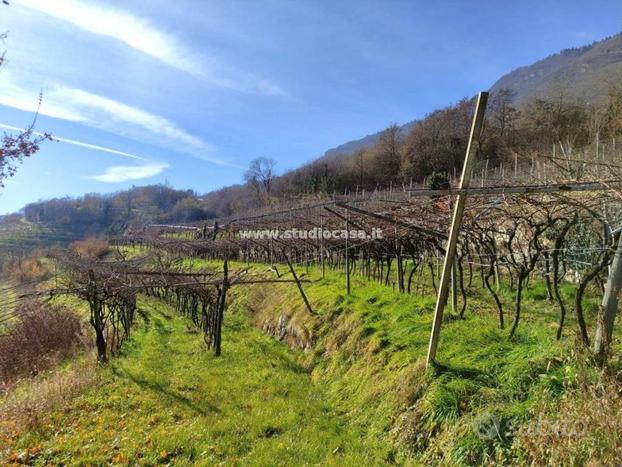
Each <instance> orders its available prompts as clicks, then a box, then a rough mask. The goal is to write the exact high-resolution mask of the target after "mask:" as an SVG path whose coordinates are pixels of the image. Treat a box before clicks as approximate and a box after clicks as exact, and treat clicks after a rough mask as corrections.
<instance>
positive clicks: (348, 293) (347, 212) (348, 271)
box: [346, 210, 350, 295]
mask: <svg viewBox="0 0 622 467" xmlns="http://www.w3.org/2000/svg"><path fill="white" fill-rule="evenodd" d="M349 220H350V212H349V211H348V210H346V295H350V252H349V250H348V248H349V243H348V237H350V235H349V233H348V230H349V229H350V222H349Z"/></svg>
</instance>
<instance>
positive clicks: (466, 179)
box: [426, 92, 488, 366]
mask: <svg viewBox="0 0 622 467" xmlns="http://www.w3.org/2000/svg"><path fill="white" fill-rule="evenodd" d="M487 101H488V93H487V92H480V93H479V96H478V98H477V105H476V107H475V115H474V116H473V125H472V127H471V134H470V135H469V144H468V146H467V150H466V156H465V158H464V166H463V167H462V177H461V178H460V188H468V187H469V183H470V181H471V169H472V167H473V162H474V160H475V155H476V153H477V148H478V146H479V139H480V136H481V132H482V126H483V122H484V114H485V112H486V102H487ZM465 202H466V194H465V195H458V200H457V202H456V207H455V209H454V216H453V220H452V222H451V231H450V233H449V240H448V241H447V249H446V252H445V261H444V263H443V273H442V275H441V282H440V284H439V288H438V298H437V300H436V309H435V310H434V321H433V323H432V333H431V335H430V346H429V347H428V358H427V361H426V366H430V365H431V364H432V363H433V362H434V359H435V357H436V350H437V348H438V339H439V336H440V332H441V324H442V322H443V311H444V310H445V305H446V304H447V296H448V293H449V276H450V275H451V269H452V266H453V263H454V261H455V258H456V245H457V244H458V236H459V234H460V227H461V226H462V216H463V214H464V205H465Z"/></svg>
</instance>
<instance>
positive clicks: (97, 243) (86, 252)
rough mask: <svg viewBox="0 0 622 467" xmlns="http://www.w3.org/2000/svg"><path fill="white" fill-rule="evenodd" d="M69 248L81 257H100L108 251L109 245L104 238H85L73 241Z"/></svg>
mask: <svg viewBox="0 0 622 467" xmlns="http://www.w3.org/2000/svg"><path fill="white" fill-rule="evenodd" d="M71 249H72V250H73V251H74V252H75V253H76V254H77V255H78V256H80V257H81V258H85V259H101V258H103V257H104V256H106V254H107V253H108V252H109V251H110V246H109V245H108V242H107V241H106V240H103V239H100V238H86V239H84V240H77V241H75V242H73V243H72V244H71Z"/></svg>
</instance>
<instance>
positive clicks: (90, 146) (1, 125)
mask: <svg viewBox="0 0 622 467" xmlns="http://www.w3.org/2000/svg"><path fill="white" fill-rule="evenodd" d="M0 128H5V129H7V130H13V131H24V129H23V128H18V127H16V126H12V125H5V124H4V123H0ZM32 134H34V135H37V136H43V133H39V132H36V131H33V132H32ZM52 139H53V140H54V141H59V142H61V143H65V144H71V145H72V146H78V147H81V148H87V149H93V150H94V151H101V152H107V153H109V154H115V155H117V156H122V157H127V158H130V159H134V160H138V161H145V162H151V161H150V160H149V159H146V158H144V157H141V156H137V155H136V154H130V153H129V152H123V151H119V150H117V149H112V148H107V147H105V146H99V145H97V144H91V143H85V142H83V141H77V140H75V139H69V138H62V137H60V136H52Z"/></svg>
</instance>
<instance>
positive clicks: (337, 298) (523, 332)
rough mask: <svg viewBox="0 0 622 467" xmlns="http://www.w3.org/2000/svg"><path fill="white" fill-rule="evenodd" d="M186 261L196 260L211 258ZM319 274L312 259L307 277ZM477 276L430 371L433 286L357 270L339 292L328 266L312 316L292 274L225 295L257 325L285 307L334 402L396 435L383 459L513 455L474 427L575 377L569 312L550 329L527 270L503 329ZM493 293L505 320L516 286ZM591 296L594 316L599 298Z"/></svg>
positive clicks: (524, 412) (385, 435)
mask: <svg viewBox="0 0 622 467" xmlns="http://www.w3.org/2000/svg"><path fill="white" fill-rule="evenodd" d="M189 262H191V264H193V265H194V267H196V268H201V267H205V266H208V265H210V263H209V262H203V261H201V260H191V261H190V260H189ZM212 266H213V264H212ZM237 266H242V264H238V265H237ZM253 268H254V269H255V270H264V269H265V266H253ZM299 272H300V273H302V272H303V271H302V268H300V271H299ZM319 276H320V273H319V271H318V270H316V269H313V268H310V269H309V271H308V275H307V276H306V278H309V279H311V280H316V279H318V278H319ZM478 280H479V279H478V277H475V278H474V286H473V288H472V289H471V290H470V293H469V295H470V298H469V307H468V309H467V313H466V319H465V320H460V319H450V317H446V318H447V319H445V323H444V325H443V331H442V334H441V339H440V345H439V353H438V361H439V365H438V366H437V367H436V368H434V369H433V370H431V371H425V369H424V361H425V360H424V359H425V355H426V352H427V344H428V339H429V332H430V327H431V317H432V311H433V309H434V302H435V298H434V297H433V296H430V295H427V296H425V297H420V296H414V295H410V296H409V295H406V294H399V293H396V292H394V291H393V290H391V289H390V288H387V287H384V286H381V285H378V284H376V283H369V282H367V281H366V280H364V279H362V278H360V277H358V276H355V277H354V278H353V286H352V294H351V295H350V296H346V295H345V291H344V289H345V285H344V277H343V275H341V274H340V273H339V272H333V271H328V272H327V275H326V278H325V279H323V280H322V281H318V282H312V283H310V284H305V291H306V293H307V294H308V296H309V299H310V301H311V303H312V304H313V306H314V308H315V311H316V313H317V314H318V317H312V316H310V315H309V313H308V312H307V311H306V309H305V307H304V305H303V304H302V300H301V298H300V296H299V293H298V291H297V289H296V288H295V287H294V286H293V285H291V284H279V285H273V286H271V287H270V290H269V291H267V290H266V288H265V286H263V287H246V288H241V287H240V288H234V289H233V291H232V295H233V297H234V300H236V301H237V302H239V303H244V304H247V305H248V306H250V308H251V309H252V310H254V314H253V316H254V319H255V324H256V326H257V327H260V328H263V329H274V328H275V327H276V326H275V323H277V322H278V321H279V319H281V320H282V317H283V316H285V317H287V322H288V327H289V330H288V335H286V336H285V337H284V340H286V341H288V343H290V345H291V344H292V343H293V344H297V345H298V346H299V347H301V348H307V349H309V350H310V351H308V352H307V353H305V354H304V355H303V356H302V357H301V359H302V361H303V362H304V364H305V366H307V367H308V368H310V369H311V374H312V377H313V379H314V381H322V382H324V383H325V384H326V385H327V387H328V392H329V395H330V398H331V401H332V403H333V404H335V405H336V407H338V409H339V410H340V411H342V412H344V413H347V414H348V415H349V416H350V417H351V419H352V421H353V423H354V424H355V425H356V426H357V427H358V428H359V429H360V430H361V432H362V433H363V436H364V437H365V440H366V442H369V443H371V442H374V441H375V440H379V439H380V440H383V441H385V442H388V443H389V444H391V445H392V446H395V447H396V449H395V450H389V451H387V452H386V453H385V459H387V460H395V461H397V462H410V461H413V460H415V461H417V462H421V463H430V462H440V461H442V460H444V461H447V460H450V461H451V463H452V464H458V465H473V464H476V463H483V462H487V461H491V460H493V459H494V458H495V457H494V456H497V455H498V454H497V453H498V451H499V450H501V451H502V452H503V453H504V456H510V457H511V458H512V459H516V456H519V455H520V452H518V453H517V452H516V449H515V446H514V445H513V442H514V439H513V436H510V435H508V436H507V437H503V436H502V437H501V438H498V439H492V440H491V439H480V438H479V437H478V436H477V434H476V430H474V429H473V424H474V423H477V420H478V419H479V418H481V417H482V416H486V415H488V414H492V415H494V417H496V418H497V419H499V420H502V421H503V422H504V424H505V425H507V426H510V425H520V424H521V423H523V422H525V421H526V420H528V419H529V417H530V416H531V415H532V414H533V410H534V409H535V407H536V406H537V405H538V404H539V401H540V399H541V398H542V397H547V398H552V399H554V398H557V397H559V396H560V395H561V394H562V392H563V391H564V390H565V388H567V387H572V386H573V385H574V386H576V384H577V381H576V378H577V376H576V371H575V370H574V363H573V362H574V359H573V352H574V348H575V332H576V325H575V322H574V319H573V317H572V316H569V317H567V323H566V327H565V333H564V339H563V340H562V341H556V340H555V331H556V328H557V320H558V312H557V308H556V306H554V305H553V304H551V303H549V302H547V301H546V292H545V288H544V285H543V284H541V283H539V282H533V283H532V284H531V285H530V288H529V289H528V290H527V291H526V293H525V294H524V297H525V298H524V306H523V317H522V320H521V323H520V325H519V328H518V332H517V334H516V336H515V338H514V339H512V340H510V339H508V330H507V329H505V330H501V329H498V327H497V322H496V311H495V310H494V308H493V307H492V305H491V300H490V298H489V296H488V295H487V292H485V291H484V290H481V289H480V288H479V285H478V284H477V281H478ZM572 291H573V286H572V285H571V284H565V285H564V287H563V293H564V294H565V296H567V297H568V298H569V297H570V296H571V295H572ZM500 293H501V296H502V299H503V301H504V304H505V307H506V309H507V310H506V313H507V316H506V322H510V321H511V319H512V318H513V316H512V313H510V310H511V304H512V300H513V296H512V292H511V291H510V290H508V289H507V288H504V287H502V288H501V291H500ZM587 302H588V303H587V306H586V310H587V313H588V318H589V321H590V322H591V323H593V322H594V313H595V311H596V308H597V306H596V304H597V301H596V299H595V298H594V297H592V298H590V299H589V300H587ZM292 336H293V337H292ZM310 341H311V342H310ZM431 435H434V436H433V437H431Z"/></svg>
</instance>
